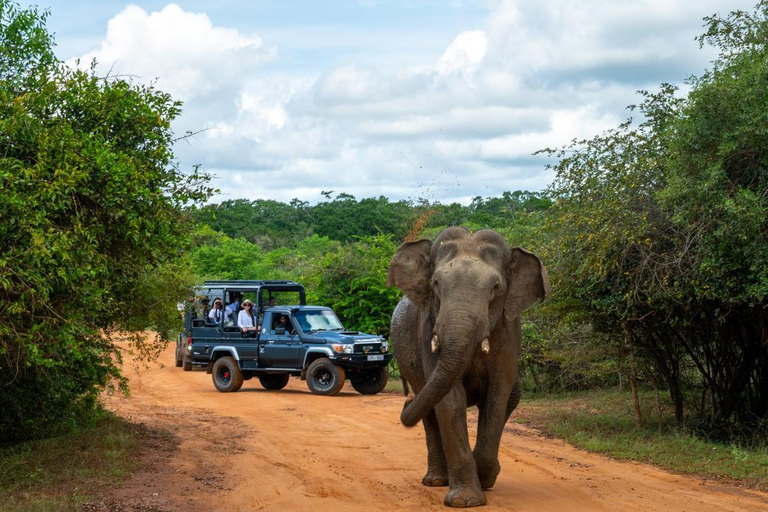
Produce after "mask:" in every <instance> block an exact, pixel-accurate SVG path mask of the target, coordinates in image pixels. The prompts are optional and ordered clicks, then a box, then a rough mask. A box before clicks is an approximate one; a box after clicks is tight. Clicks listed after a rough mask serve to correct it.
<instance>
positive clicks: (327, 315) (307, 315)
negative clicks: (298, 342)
mask: <svg viewBox="0 0 768 512" xmlns="http://www.w3.org/2000/svg"><path fill="white" fill-rule="evenodd" d="M296 320H297V321H298V322H299V325H300V326H301V330H302V331H304V332H306V333H313V332H318V331H343V330H344V326H343V325H341V322H340V321H339V319H338V318H336V315H335V314H334V312H333V311H329V310H321V311H297V312H296Z"/></svg>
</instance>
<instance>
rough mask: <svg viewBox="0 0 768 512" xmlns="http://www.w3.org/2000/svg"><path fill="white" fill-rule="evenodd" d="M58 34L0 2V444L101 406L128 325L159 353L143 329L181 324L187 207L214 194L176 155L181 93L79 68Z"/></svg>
mask: <svg viewBox="0 0 768 512" xmlns="http://www.w3.org/2000/svg"><path fill="white" fill-rule="evenodd" d="M52 45H53V41H52V38H51V37H50V35H49V34H48V33H47V31H46V29H45V14H40V13H38V12H37V11H36V10H35V9H34V8H32V9H27V10H21V9H19V7H18V5H16V4H14V3H12V2H10V1H9V0H0V50H1V51H0V55H2V57H0V190H2V191H3V192H2V194H0V212H2V213H1V214H0V215H1V216H0V242H2V245H3V248H4V251H3V253H2V255H0V312H2V316H3V322H2V324H0V389H1V390H2V392H0V410H2V411H3V412H2V414H1V415H0V442H9V441H14V440H20V439H24V438H34V437H40V436H44V435H50V434H53V433H56V432H60V431H62V430H67V429H70V428H74V427H75V426H76V425H77V424H78V422H80V421H83V420H87V419H88V418H90V417H91V416H92V413H93V412H94V411H95V409H96V407H97V401H98V395H99V393H100V392H101V391H102V390H103V389H104V387H105V386H107V385H108V384H109V383H110V382H112V381H113V380H114V379H117V381H118V382H123V381H122V378H121V376H120V371H119V361H120V353H119V351H118V349H117V347H116V345H115V344H114V343H113V341H112V340H113V339H114V338H113V334H114V333H115V332H116V331H125V330H127V331H132V332H134V333H135V335H134V336H133V341H134V343H135V347H136V348H138V349H139V351H140V352H141V353H142V354H144V355H145V356H147V357H151V354H152V351H153V350H156V349H157V346H158V345H157V344H156V343H152V342H146V341H145V340H144V338H143V336H142V335H140V334H139V333H137V332H136V331H137V329H143V328H145V327H147V326H150V325H152V326H155V327H157V328H160V329H161V330H162V331H166V332H167V330H168V329H170V328H171V326H172V324H171V320H170V319H171V318H172V315H173V312H172V308H173V307H172V304H173V303H175V301H169V300H168V299H169V295H173V294H174V293H175V292H178V291H180V290H181V289H183V288H184V286H185V285H187V284H188V283H187V282H186V280H187V277H188V276H187V274H186V273H185V272H178V269H174V263H173V262H174V260H175V259H176V257H177V256H178V255H179V254H180V252H181V251H182V250H183V249H184V247H185V245H186V244H187V240H188V227H187V226H188V223H187V222H186V220H185V217H184V215H183V213H182V208H183V207H185V206H187V205H188V204H189V203H192V202H195V201H201V200H204V199H205V198H207V197H208V196H209V195H210V190H209V188H208V187H207V180H208V177H207V176H205V175H202V174H200V173H198V172H197V170H194V171H193V172H192V173H191V174H189V175H186V174H184V173H182V172H181V171H179V169H178V168H177V166H176V165H175V163H174V161H173V153H172V152H171V145H172V141H173V133H172V131H171V128H170V124H171V121H172V120H173V119H174V118H175V117H176V116H177V115H178V114H179V112H180V110H179V109H180V105H179V103H177V102H174V101H173V100H172V99H171V98H170V97H169V96H168V95H167V94H164V93H162V92H160V91H157V90H156V89H154V87H152V86H142V85H135V84H132V83H130V82H128V81H126V80H122V79H116V78H110V77H107V78H101V77H98V76H96V75H95V74H94V72H93V71H77V70H71V69H68V68H66V67H65V66H63V65H61V64H59V63H58V62H57V61H56V59H55V57H54V56H53V51H52ZM160 283H162V284H160ZM179 294H180V293H179ZM177 296H178V295H177ZM168 315H171V316H168ZM175 315H176V317H178V314H177V313H175ZM161 335H162V332H161Z"/></svg>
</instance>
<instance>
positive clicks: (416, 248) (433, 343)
mask: <svg viewBox="0 0 768 512" xmlns="http://www.w3.org/2000/svg"><path fill="white" fill-rule="evenodd" d="M387 285H388V286H397V287H398V288H400V290H402V292H403V294H404V295H405V296H406V297H407V298H408V299H409V300H410V301H411V302H413V303H414V304H416V306H417V307H418V309H419V318H420V325H419V326H417V332H419V333H420V342H421V343H422V345H423V346H422V347H421V352H422V354H426V356H423V357H431V358H436V362H435V363H434V369H433V371H432V372H431V373H430V374H429V376H428V378H427V381H426V385H425V386H424V388H423V389H422V390H421V391H420V392H419V393H418V394H417V395H416V397H415V398H414V399H413V400H412V401H410V402H407V403H406V406H405V407H404V408H403V411H402V413H401V416H400V420H401V422H402V423H403V424H404V425H406V426H413V425H415V424H416V423H418V421H419V420H421V419H422V418H423V417H424V416H425V415H426V414H428V413H429V412H430V411H431V410H432V409H434V408H435V406H436V405H437V404H438V403H439V402H440V401H441V400H442V399H443V397H445V395H446V394H447V393H448V392H449V391H450V390H451V389H452V388H453V387H454V386H455V385H456V384H460V383H461V382H462V377H463V376H464V374H465V373H466V372H467V369H468V367H469V366H470V364H471V362H472V361H473V360H476V358H482V357H493V356H494V352H496V351H497V350H498V347H496V346H495V345H496V344H499V343H507V342H510V341H509V340H516V341H513V342H514V343H517V344H518V346H517V348H516V351H515V353H518V352H519V343H520V320H519V317H520V313H521V312H522V311H523V310H525V309H527V308H528V307H529V306H531V305H532V304H533V303H534V302H536V301H537V300H543V299H544V298H545V297H546V296H548V295H549V289H550V285H549V278H548V277H547V271H546V269H545V268H544V266H543V265H542V264H541V261H540V260H539V258H537V257H536V256H535V255H533V254H532V253H530V252H528V251H525V250H523V249H520V248H512V249H510V248H509V246H508V245H507V243H506V242H505V241H504V239H503V238H502V237H501V235H499V234H498V233H496V232H495V231H490V230H481V231H477V232H475V233H472V234H471V233H470V232H469V231H467V230H466V229H464V228H459V227H454V228H448V229H446V230H444V231H442V232H441V233H440V235H439V236H438V237H437V239H436V240H435V241H434V242H430V241H429V240H419V241H416V242H406V243H404V244H403V245H401V246H400V248H399V249H398V250H397V252H396V253H395V255H394V256H393V258H392V262H391V263H390V266H389V273H388V275H387ZM515 333H516V334H515ZM430 352H431V353H434V354H436V355H435V356H430V355H429V354H430Z"/></svg>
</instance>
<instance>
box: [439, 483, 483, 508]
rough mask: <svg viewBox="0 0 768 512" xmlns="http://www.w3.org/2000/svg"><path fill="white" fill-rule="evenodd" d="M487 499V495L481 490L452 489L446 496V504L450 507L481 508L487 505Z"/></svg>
mask: <svg viewBox="0 0 768 512" xmlns="http://www.w3.org/2000/svg"><path fill="white" fill-rule="evenodd" d="M485 502H486V498H485V493H483V491H481V490H480V489H471V488H468V487H463V488H460V489H451V490H450V492H449V493H448V494H446V496H445V500H444V501H443V503H445V505H446V506H448V507H457V508H465V507H480V506H482V505H485Z"/></svg>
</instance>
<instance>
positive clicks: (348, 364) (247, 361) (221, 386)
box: [177, 281, 392, 395]
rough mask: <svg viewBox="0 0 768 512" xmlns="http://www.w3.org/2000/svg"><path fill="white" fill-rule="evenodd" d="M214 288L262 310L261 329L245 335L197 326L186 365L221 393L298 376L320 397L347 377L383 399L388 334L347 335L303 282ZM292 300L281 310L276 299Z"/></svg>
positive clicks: (277, 385) (273, 385)
mask: <svg viewBox="0 0 768 512" xmlns="http://www.w3.org/2000/svg"><path fill="white" fill-rule="evenodd" d="M215 283H218V284H217V286H223V288H222V289H221V290H217V291H213V290H210V289H209V291H210V292H212V295H214V296H219V297H222V298H223V299H228V298H230V297H238V296H240V297H244V299H248V300H250V301H251V302H252V303H253V304H254V305H256V306H257V307H256V308H254V309H256V311H254V314H255V315H258V324H259V330H258V331H256V332H247V333H244V332H242V330H241V329H240V328H238V327H236V326H232V325H227V324H226V323H225V322H222V323H218V324H217V323H215V322H212V321H209V320H210V319H206V320H205V321H195V320H192V321H191V322H190V329H189V330H188V333H187V340H186V341H187V346H186V347H184V350H185V351H186V354H184V355H183V357H185V358H186V359H184V361H185V362H187V361H188V362H189V364H190V365H191V366H201V367H205V368H206V371H207V373H210V374H212V377H213V385H214V386H215V387H216V389H217V390H219V391H221V392H232V391H237V390H238V389H240V387H241V386H242V385H243V381H245V380H249V379H251V378H253V377H258V379H259V382H260V383H261V385H262V386H263V387H264V388H265V389H272V390H278V389H282V388H284V387H285V386H286V385H287V384H288V380H289V378H290V376H292V375H293V376H295V377H299V378H301V380H306V381H307V386H308V387H309V389H310V390H311V391H312V393H315V394H318V395H335V394H337V393H339V391H341V389H342V387H343V386H344V383H345V381H346V380H347V379H349V381H350V383H351V384H352V387H353V388H354V389H355V390H356V391H358V392H359V393H362V394H376V393H378V392H379V391H381V390H382V389H384V386H386V384H387V376H388V374H387V365H388V363H389V361H390V360H391V359H392V354H391V353H389V350H388V348H389V347H388V344H387V342H386V341H385V340H384V339H383V338H382V337H381V336H377V335H371V334H365V333H361V332H357V331H348V330H346V329H345V328H344V326H343V325H342V324H341V322H340V321H339V319H338V318H337V317H336V315H335V314H334V312H333V310H331V309H330V308H327V307H321V306H307V305H306V304H304V289H303V287H301V285H299V284H298V283H295V282H291V281H286V282H276V281H261V282H255V281H253V282H243V281H232V282H225V281H216V282H215ZM246 283H251V284H246ZM255 283H258V284H255ZM249 286H250V287H253V288H254V289H249ZM219 291H220V292H221V293H218V292H219ZM286 294H294V297H297V298H298V300H297V301H296V304H293V305H282V304H280V305H278V304H276V302H277V300H275V299H276V298H277V299H281V300H280V302H285V301H284V300H282V298H283V297H284V296H285V295H286ZM270 298H271V299H273V300H272V302H271V303H272V304H274V305H270V301H269V299H270ZM177 358H178V356H177Z"/></svg>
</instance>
